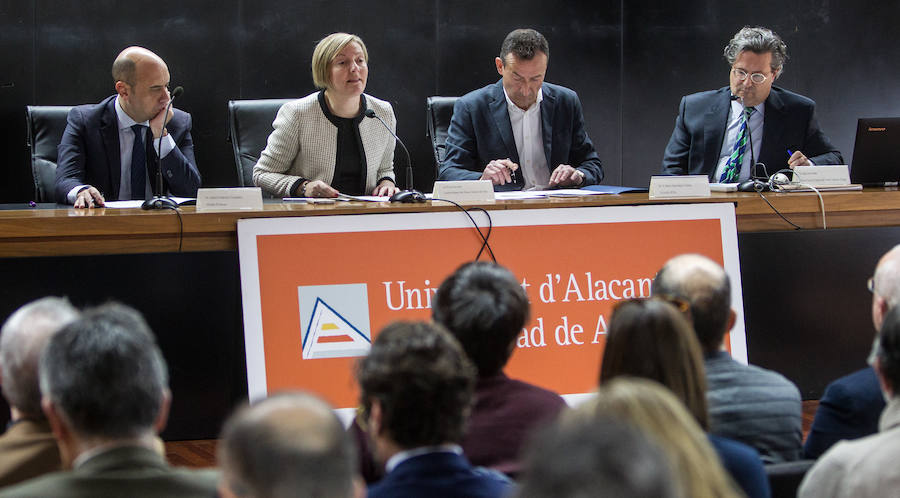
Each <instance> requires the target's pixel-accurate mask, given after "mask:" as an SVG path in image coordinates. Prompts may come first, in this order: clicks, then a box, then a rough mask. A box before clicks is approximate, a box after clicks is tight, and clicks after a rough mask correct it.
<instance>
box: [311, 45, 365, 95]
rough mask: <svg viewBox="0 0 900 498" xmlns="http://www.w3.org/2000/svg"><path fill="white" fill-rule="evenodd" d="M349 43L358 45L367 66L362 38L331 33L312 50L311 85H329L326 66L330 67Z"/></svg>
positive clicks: (317, 86)
mask: <svg viewBox="0 0 900 498" xmlns="http://www.w3.org/2000/svg"><path fill="white" fill-rule="evenodd" d="M351 42H356V43H357V44H358V45H359V48H361V49H362V53H363V58H365V60H366V63H367V64H368V62H369V51H368V50H366V44H365V43H363V41H362V38H360V37H358V36H356V35H351V34H350V33H332V34H330V35H328V36H326V37H325V38H322V39H321V40H320V41H319V43H318V44H316V49H315V50H313V56H312V77H313V84H314V85H316V88H328V87H329V86H330V85H331V81H330V78H329V75H328V66H330V65H331V61H332V60H334V57H335V56H336V55H337V54H338V53H339V52H340V51H341V50H344V47H346V46H347V45H349V44H350V43H351Z"/></svg>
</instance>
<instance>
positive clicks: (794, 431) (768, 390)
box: [704, 351, 803, 463]
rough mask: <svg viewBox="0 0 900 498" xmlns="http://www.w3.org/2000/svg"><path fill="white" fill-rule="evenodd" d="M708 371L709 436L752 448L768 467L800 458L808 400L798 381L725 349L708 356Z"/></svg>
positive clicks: (706, 361) (705, 363) (705, 364)
mask: <svg viewBox="0 0 900 498" xmlns="http://www.w3.org/2000/svg"><path fill="white" fill-rule="evenodd" d="M704 367H705V369H706V384H707V391H706V399H707V403H708V405H709V432H711V433H712V434H715V435H717V436H722V437H726V438H729V439H734V440H737V441H740V442H742V443H744V444H746V445H749V446H752V447H753V448H755V449H756V451H758V452H759V456H760V458H762V460H763V463H779V462H787V461H792V460H797V459H799V458H800V451H801V446H800V445H801V442H802V440H803V402H802V401H801V399H800V391H799V390H798V389H797V386H795V385H794V383H793V382H791V381H789V380H788V379H786V378H785V377H784V376H783V375H781V374H779V373H776V372H773V371H771V370H765V369H762V368H759V367H756V366H753V365H744V364H742V363H738V362H736V361H734V359H733V358H731V355H729V354H728V353H726V352H725V351H719V352H718V353H716V354H714V355H711V356H707V357H706V359H705V360H704Z"/></svg>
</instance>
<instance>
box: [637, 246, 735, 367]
mask: <svg viewBox="0 0 900 498" xmlns="http://www.w3.org/2000/svg"><path fill="white" fill-rule="evenodd" d="M651 293H652V294H653V295H654V296H668V297H676V298H679V299H683V300H685V301H687V302H688V303H689V304H690V306H691V316H692V317H693V321H694V331H695V332H696V333H697V338H698V339H699V340H700V345H701V346H702V347H703V351H704V353H706V354H711V353H715V352H716V351H718V350H719V349H720V348H721V347H722V340H723V338H724V337H725V333H726V332H728V330H730V329H731V327H732V326H733V325H734V320H735V314H734V312H733V311H732V309H731V282H730V280H729V279H728V275H727V274H726V273H725V270H724V269H723V268H722V267H721V266H720V265H719V264H718V263H716V262H715V261H713V260H711V259H709V258H707V257H706V256H701V255H699V254H683V255H681V256H676V257H674V258H672V259H670V260H669V261H667V262H666V264H665V265H663V267H662V269H661V270H659V273H657V274H656V278H654V279H653V285H652V287H651Z"/></svg>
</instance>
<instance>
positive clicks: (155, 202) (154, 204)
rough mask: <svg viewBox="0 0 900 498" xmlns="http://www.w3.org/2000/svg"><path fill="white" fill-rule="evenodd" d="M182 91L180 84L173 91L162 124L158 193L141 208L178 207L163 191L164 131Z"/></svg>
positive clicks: (157, 169) (158, 154)
mask: <svg viewBox="0 0 900 498" xmlns="http://www.w3.org/2000/svg"><path fill="white" fill-rule="evenodd" d="M182 93H184V88H183V87H180V86H179V87H176V88H175V90H173V91H172V98H171V99H169V103H168V105H166V110H165V114H163V122H162V126H161V127H160V129H159V138H160V140H159V146H158V147H157V150H156V193H155V195H154V196H153V198H152V199H147V200H145V201H144V203H143V204H141V209H148V210H149V209H178V203H177V202H175V201H174V200H172V199H171V198H169V196H168V195H165V193H164V192H163V176H162V137H163V131H165V129H166V124H168V122H169V109H171V108H172V102H175V99H176V98H178V97H179V96H181V94H182Z"/></svg>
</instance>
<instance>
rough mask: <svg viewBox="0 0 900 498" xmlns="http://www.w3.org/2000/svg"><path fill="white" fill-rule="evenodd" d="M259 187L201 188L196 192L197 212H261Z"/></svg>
mask: <svg viewBox="0 0 900 498" xmlns="http://www.w3.org/2000/svg"><path fill="white" fill-rule="evenodd" d="M262 209H263V201H262V189H261V188H259V187H235V188H201V189H199V190H197V211H198V212H199V211H262Z"/></svg>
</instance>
